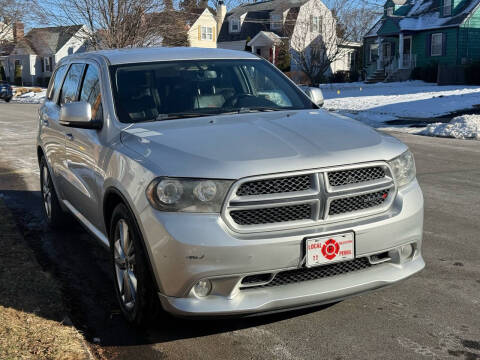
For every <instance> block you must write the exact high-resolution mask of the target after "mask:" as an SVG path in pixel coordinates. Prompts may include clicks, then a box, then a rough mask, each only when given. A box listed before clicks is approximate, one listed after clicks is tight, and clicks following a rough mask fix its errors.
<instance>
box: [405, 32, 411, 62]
mask: <svg viewBox="0 0 480 360" xmlns="http://www.w3.org/2000/svg"><path fill="white" fill-rule="evenodd" d="M411 58H412V37H411V36H406V37H404V38H403V67H404V68H409V67H410V63H411Z"/></svg>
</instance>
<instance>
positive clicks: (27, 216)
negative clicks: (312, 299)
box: [0, 103, 480, 360]
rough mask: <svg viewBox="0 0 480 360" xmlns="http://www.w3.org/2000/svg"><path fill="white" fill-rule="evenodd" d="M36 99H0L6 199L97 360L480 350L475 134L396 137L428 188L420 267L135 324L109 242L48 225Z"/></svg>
mask: <svg viewBox="0 0 480 360" xmlns="http://www.w3.org/2000/svg"><path fill="white" fill-rule="evenodd" d="M36 108H37V106H35V105H21V104H4V103H0V154H1V155H0V196H2V197H3V198H4V200H5V202H6V204H7V206H8V207H10V209H11V210H12V211H13V213H14V215H15V219H16V221H17V224H18V226H19V227H20V229H21V231H22V233H23V235H24V236H25V238H26V240H27V241H28V243H29V244H30V246H31V247H32V248H33V250H34V252H35V254H36V257H37V259H38V260H39V262H40V264H41V265H42V267H43V268H44V269H45V270H46V271H49V272H50V273H51V274H52V276H55V277H56V278H58V279H59V281H60V282H61V284H62V291H63V295H64V301H65V302H66V305H67V308H68V309H69V312H70V318H71V319H72V321H73V323H74V325H75V326H76V327H77V328H78V329H79V330H81V331H83V332H84V333H85V335H86V337H87V339H88V340H89V341H90V342H91V343H94V342H99V344H100V345H99V346H98V347H97V348H96V350H97V354H98V355H99V356H100V357H104V358H116V359H133V358H135V359H242V360H243V359H323V358H325V359H373V358H375V359H422V358H453V359H480V315H479V314H480V235H479V234H480V142H478V141H462V140H453V139H438V138H427V137H420V136H414V135H408V134H403V133H394V134H393V135H394V136H397V137H399V138H400V139H401V140H403V141H405V142H406V143H407V144H408V145H409V146H410V148H411V149H412V151H413V152H414V154H415V157H416V162H417V171H418V179H419V182H420V184H421V186H422V189H423V191H424V196H425V206H426V208H425V237H424V248H423V251H424V256H425V260H426V262H427V267H426V269H425V270H423V271H422V272H421V273H420V274H418V275H415V276H414V277H412V278H410V279H408V280H406V281H404V282H402V283H400V284H397V285H395V286H392V287H389V288H386V289H382V290H379V291H376V292H373V293H369V294H365V295H362V296H358V297H355V298H351V299H348V300H345V301H343V302H340V303H337V304H334V305H331V306H328V307H321V308H315V309H309V310H303V311H295V312H289V313H284V314H277V315H270V316H264V317H256V318H248V319H236V320H227V321H226V320H221V321H220V320H218V321H186V320H177V319H171V318H168V317H167V318H165V319H159V321H158V324H157V325H156V326H154V327H152V328H150V329H147V330H146V331H143V332H140V331H135V330H134V329H131V328H129V327H128V326H127V324H126V323H125V322H124V321H123V319H122V318H121V316H120V315H119V310H118V308H117V306H116V303H115V300H114V295H113V287H112V285H111V284H112V279H111V275H110V271H109V264H108V254H106V252H105V251H104V250H103V248H102V247H101V246H99V245H97V244H96V243H95V241H93V240H92V239H91V238H90V237H89V236H88V235H87V234H86V233H85V232H84V231H83V230H82V229H81V228H80V227H77V228H74V229H71V230H69V231H65V232H53V231H51V230H49V229H47V228H46V226H45V223H44V220H43V215H42V212H41V204H40V195H39V191H38V190H39V185H38V170H37V168H36V164H35V157H36V153H35V146H34V141H35V139H34V137H35V130H36V127H37V122H36V117H35V115H36ZM0 221H1V219H0ZM0 303H1V295H0ZM0 355H1V354H0ZM0 357H1V356H0Z"/></svg>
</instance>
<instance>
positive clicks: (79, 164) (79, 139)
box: [65, 62, 104, 228]
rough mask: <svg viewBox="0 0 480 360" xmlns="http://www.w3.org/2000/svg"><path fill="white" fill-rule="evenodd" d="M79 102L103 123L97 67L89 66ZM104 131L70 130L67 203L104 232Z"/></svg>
mask: <svg viewBox="0 0 480 360" xmlns="http://www.w3.org/2000/svg"><path fill="white" fill-rule="evenodd" d="M75 101H86V102H88V103H90V106H91V108H92V119H93V120H97V121H99V122H102V123H103V116H104V114H103V108H104V107H103V103H102V101H103V99H102V94H101V84H100V71H99V68H98V67H97V65H96V64H95V63H93V62H92V63H87V64H85V68H84V72H83V74H82V80H81V82H80V87H79V91H78V97H77V98H76V100H75ZM100 134H101V130H97V129H80V128H73V127H70V128H68V130H67V132H66V159H67V161H66V162H67V173H68V180H69V181H68V183H67V184H66V192H65V199H66V200H68V201H69V202H70V203H71V205H72V206H73V207H75V209H76V210H77V211H79V212H80V213H81V214H82V215H83V216H84V217H85V218H86V219H87V220H88V221H89V222H90V223H91V224H93V225H94V226H95V227H96V228H101V227H102V225H103V223H102V222H101V218H102V217H101V216H99V215H100V214H99V213H98V212H99V208H100V207H99V206H98V204H99V201H100V199H99V196H100V190H99V185H98V184H100V183H101V181H102V179H103V178H104V173H103V170H102V168H101V167H100V166H99V159H100V155H101V154H102V145H101V143H100Z"/></svg>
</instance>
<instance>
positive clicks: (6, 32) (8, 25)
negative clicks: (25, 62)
mask: <svg viewBox="0 0 480 360" xmlns="http://www.w3.org/2000/svg"><path fill="white" fill-rule="evenodd" d="M32 5H34V2H33V0H32V1H28V0H0V44H6V43H10V42H12V41H13V27H14V25H15V23H16V22H20V21H24V20H26V19H27V18H28V16H27V15H28V14H29V12H28V11H27V9H28V8H29V7H30V6H32Z"/></svg>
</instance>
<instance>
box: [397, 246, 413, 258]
mask: <svg viewBox="0 0 480 360" xmlns="http://www.w3.org/2000/svg"><path fill="white" fill-rule="evenodd" d="M398 252H399V254H400V261H404V260H407V259H408V258H409V257H410V256H412V254H413V246H412V245H411V244H408V245H403V246H400V248H399V249H398Z"/></svg>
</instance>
